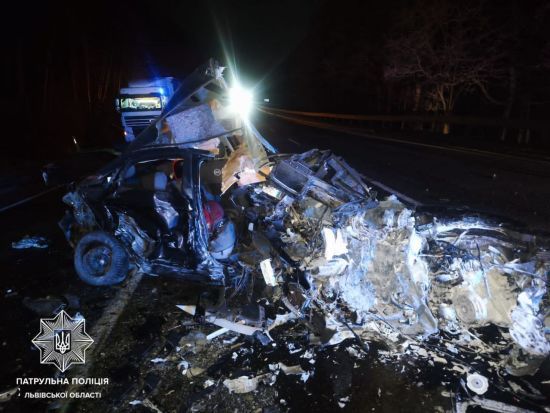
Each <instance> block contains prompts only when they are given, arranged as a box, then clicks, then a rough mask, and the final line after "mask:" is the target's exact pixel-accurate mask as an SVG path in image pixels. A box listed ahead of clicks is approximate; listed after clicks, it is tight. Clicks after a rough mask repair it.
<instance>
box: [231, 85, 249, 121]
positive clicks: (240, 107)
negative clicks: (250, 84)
mask: <svg viewBox="0 0 550 413" xmlns="http://www.w3.org/2000/svg"><path fill="white" fill-rule="evenodd" d="M252 100H253V97H252V92H250V91H249V90H246V89H244V88H243V87H242V86H241V85H236V86H233V87H232V88H230V89H229V109H230V110H232V111H233V112H235V113H238V114H239V115H240V116H241V117H242V118H243V119H246V118H247V117H248V115H249V114H250V111H251V110H252Z"/></svg>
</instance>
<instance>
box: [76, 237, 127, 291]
mask: <svg viewBox="0 0 550 413" xmlns="http://www.w3.org/2000/svg"><path fill="white" fill-rule="evenodd" d="M129 266H130V261H129V259H128V254H127V253H126V250H125V249H124V247H123V246H122V245H121V243H120V242H119V241H118V240H117V239H116V238H115V237H114V236H112V235H110V234H108V233H106V232H103V231H95V232H90V233H89V234H86V235H84V236H83V237H82V238H81V239H80V241H79V242H78V245H77V246H76V249H75V253H74V267H75V269H76V273H77V274H78V276H79V277H80V279H81V280H82V281H84V282H85V283H88V284H91V285H114V284H118V283H121V282H122V281H124V279H125V278H126V276H127V275H128V269H129Z"/></svg>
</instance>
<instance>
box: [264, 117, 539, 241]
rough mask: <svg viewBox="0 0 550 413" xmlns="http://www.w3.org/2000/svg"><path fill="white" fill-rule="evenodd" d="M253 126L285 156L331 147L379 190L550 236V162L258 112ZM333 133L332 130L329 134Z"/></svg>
mask: <svg viewBox="0 0 550 413" xmlns="http://www.w3.org/2000/svg"><path fill="white" fill-rule="evenodd" d="M256 122H257V126H258V129H259V130H260V131H261V132H262V134H264V136H265V137H266V138H267V139H268V140H269V141H270V142H272V143H273V144H274V145H275V146H276V147H277V148H278V149H279V150H280V151H282V152H304V151H306V150H308V149H311V148H319V149H330V150H332V151H333V152H335V153H336V154H338V155H341V156H342V157H344V158H345V159H346V160H347V161H348V162H349V163H350V164H351V165H352V166H353V167H355V168H356V169H357V170H358V171H359V172H361V173H362V174H364V175H365V177H366V178H367V180H369V181H371V182H374V183H377V184H381V185H375V186H378V188H377V189H382V190H384V189H385V190H386V191H389V192H395V193H398V194H401V195H402V198H404V200H405V201H407V200H409V201H410V203H413V204H417V205H418V204H420V205H425V206H430V207H431V206H433V207H438V208H442V209H443V210H454V209H462V210H466V211H471V212H475V213H481V214H486V215H490V216H493V217H496V218H497V219H501V220H503V221H513V222H514V224H517V225H518V226H526V230H528V231H533V232H538V231H544V232H547V231H550V184H549V178H550V161H546V160H544V159H543V158H540V157H539V158H534V159H529V158H528V157H526V156H525V155H524V154H523V153H519V151H518V153H517V154H514V153H510V152H508V153H498V152H494V153H493V152H492V151H490V150H479V149H468V148H464V147H457V146H456V145H447V144H446V143H444V142H437V140H435V141H434V138H433V137H430V136H426V139H425V141H422V140H420V141H419V140H418V139H415V140H408V141H407V138H406V137H405V138H404V139H395V138H394V137H387V135H388V134H387V133H386V136H385V134H384V133H373V132H372V131H366V130H364V129H361V128H349V127H343V126H338V125H334V124H330V123H322V122H320V126H324V127H322V128H319V127H311V126H307V123H308V122H307V120H302V119H299V118H294V120H292V121H291V120H285V119H281V118H278V117H274V116H270V115H266V114H260V115H259V116H258V119H257V120H256ZM329 128H330V129H329ZM382 192H383V191H382Z"/></svg>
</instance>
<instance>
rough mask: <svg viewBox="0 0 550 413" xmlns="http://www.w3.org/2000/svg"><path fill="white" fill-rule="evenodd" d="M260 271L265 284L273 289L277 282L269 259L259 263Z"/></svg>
mask: <svg viewBox="0 0 550 413" xmlns="http://www.w3.org/2000/svg"><path fill="white" fill-rule="evenodd" d="M260 269H261V270H262V275H263V276H264V281H265V283H266V284H267V285H269V286H271V287H275V286H276V285H277V280H276V279H275V274H274V272H273V267H272V266H271V258H268V259H266V260H263V261H261V262H260Z"/></svg>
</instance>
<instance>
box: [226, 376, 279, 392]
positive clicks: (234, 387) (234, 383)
mask: <svg viewBox="0 0 550 413" xmlns="http://www.w3.org/2000/svg"><path fill="white" fill-rule="evenodd" d="M270 376H271V375H270V374H269V373H266V374H262V375H260V376H256V377H252V378H248V377H247V376H241V377H237V378H236V379H225V380H224V381H223V385H224V386H225V387H226V388H227V390H229V392H230V393H237V394H242V393H250V392H251V391H254V390H256V388H257V387H258V384H259V383H260V382H264V381H266V380H267V379H269V377H270Z"/></svg>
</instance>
